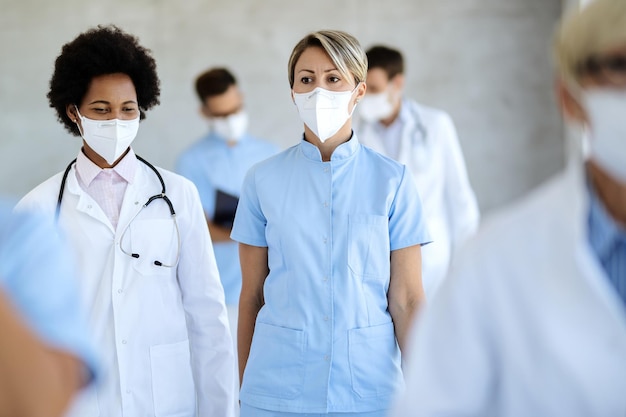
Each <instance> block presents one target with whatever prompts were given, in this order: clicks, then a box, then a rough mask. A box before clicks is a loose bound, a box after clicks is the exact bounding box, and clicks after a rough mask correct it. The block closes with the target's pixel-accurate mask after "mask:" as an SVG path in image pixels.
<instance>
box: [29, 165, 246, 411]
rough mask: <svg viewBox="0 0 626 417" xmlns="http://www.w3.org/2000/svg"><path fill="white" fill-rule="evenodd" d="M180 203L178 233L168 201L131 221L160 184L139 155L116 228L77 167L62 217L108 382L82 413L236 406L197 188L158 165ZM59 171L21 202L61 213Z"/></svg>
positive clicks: (83, 399)
mask: <svg viewBox="0 0 626 417" xmlns="http://www.w3.org/2000/svg"><path fill="white" fill-rule="evenodd" d="M159 171H160V173H161V175H162V176H163V179H164V181H165V184H166V187H167V190H166V192H167V195H168V196H169V198H170V200H171V201H172V203H173V205H174V209H175V210H176V214H177V220H178V226H179V229H180V238H181V242H182V243H181V248H180V262H179V263H178V267H177V268H166V267H159V266H156V265H154V263H153V262H154V260H160V261H161V262H163V263H173V262H174V260H175V258H176V244H177V239H176V234H175V230H174V225H173V222H172V220H171V217H170V212H169V209H168V207H167V205H166V203H165V202H164V201H163V200H161V199H159V200H155V201H154V202H153V203H151V204H150V205H149V206H148V207H147V208H146V209H144V210H143V211H142V213H141V214H140V215H139V216H138V217H137V218H136V219H135V220H133V221H132V223H131V225H130V230H129V231H128V233H127V235H126V237H125V238H124V242H123V244H124V249H126V250H127V251H131V250H132V252H136V253H138V254H140V257H139V258H137V259H135V258H132V257H130V256H128V255H126V254H124V253H123V252H122V251H121V250H120V247H119V244H120V243H119V240H120V235H121V233H122V231H123V229H124V226H125V225H126V224H127V223H128V222H129V220H130V219H131V218H132V217H133V215H134V214H135V213H136V212H137V211H138V210H139V209H140V207H141V206H142V205H143V204H144V203H145V202H146V201H147V200H148V198H149V197H150V196H152V195H154V194H157V193H160V192H161V184H160V183H159V181H158V178H157V177H156V175H155V174H154V172H153V171H152V170H150V169H149V168H148V167H147V166H146V165H145V164H143V163H141V162H140V163H139V164H138V169H137V172H136V175H135V180H134V181H133V183H131V184H129V185H128V188H127V190H126V194H125V196H124V201H123V204H122V209H121V213H120V218H119V225H118V228H117V231H114V230H113V228H112V226H111V223H110V221H109V220H108V219H107V217H106V215H105V214H104V212H103V211H102V210H101V209H100V206H99V205H98V204H97V203H96V202H95V201H94V200H93V199H92V198H91V197H90V196H89V195H88V194H87V193H85V192H84V191H83V190H82V189H81V187H80V185H79V184H78V181H77V178H76V170H75V168H72V170H71V171H70V173H69V176H68V178H67V185H66V188H65V193H64V196H63V203H62V207H61V215H60V217H59V224H60V226H61V229H62V231H63V232H64V233H65V234H66V235H67V237H68V239H69V241H70V242H71V244H72V245H73V246H74V248H75V250H76V251H77V253H78V255H79V256H78V258H79V277H80V284H81V291H82V299H83V301H85V303H86V304H87V306H88V309H89V310H88V311H89V312H90V324H91V329H92V331H93V334H92V337H93V340H94V342H95V344H96V346H98V347H99V348H100V352H101V356H102V369H103V370H105V375H104V378H103V382H102V383H101V384H99V385H98V386H97V387H96V388H95V389H93V390H91V391H87V392H84V393H83V394H82V395H81V396H80V398H79V399H78V400H77V401H76V403H75V404H74V406H73V410H72V412H71V413H70V414H71V415H72V416H76V417H95V416H102V417H121V416H124V417H143V416H177V417H179V416H180V417H182V416H185V417H186V416H198V417H224V416H227V417H230V416H233V415H235V410H236V402H237V399H236V398H235V392H234V390H233V386H235V383H234V372H233V369H234V354H233V347H232V342H231V337H230V332H229V328H228V319H227V315H226V307H225V304H224V292H223V289H222V286H221V283H220V280H219V275H218V271H217V267H216V263H215V258H214V255H213V250H212V245H211V239H210V237H209V233H208V229H207V227H206V221H205V219H204V212H203V210H202V207H201V205H200V199H199V197H198V193H197V190H196V188H195V187H194V186H193V185H192V183H191V182H190V181H188V180H187V179H185V178H183V177H181V176H179V175H176V174H173V173H171V172H168V171H165V170H159ZM61 176H62V175H61V174H57V175H55V176H53V177H52V178H50V179H49V180H47V181H45V182H44V183H42V184H40V185H39V186H38V187H36V188H35V189H34V190H33V191H31V192H30V193H29V194H27V195H26V197H24V198H23V199H22V201H21V202H20V203H19V205H18V209H20V208H37V209H41V210H44V211H46V212H48V213H50V214H51V215H53V213H54V209H55V205H56V200H57V195H58V192H59V186H60V183H61Z"/></svg>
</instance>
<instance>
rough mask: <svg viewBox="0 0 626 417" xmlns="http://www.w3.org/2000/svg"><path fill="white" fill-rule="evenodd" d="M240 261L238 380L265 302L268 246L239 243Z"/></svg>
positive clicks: (243, 368) (241, 375) (240, 377)
mask: <svg viewBox="0 0 626 417" xmlns="http://www.w3.org/2000/svg"><path fill="white" fill-rule="evenodd" d="M239 260H240V262H241V277H242V284H241V295H240V297H239V323H238V326H237V350H238V353H239V383H240V384H241V382H243V373H244V371H245V368H246V363H247V362H248V355H249V354H250V345H251V344H252V335H253V334H254V325H255V322H256V316H257V314H258V313H259V310H261V307H263V304H265V301H264V298H263V284H264V283H265V278H267V275H268V274H269V267H268V264H267V247H258V246H250V245H246V244H243V243H240V244H239Z"/></svg>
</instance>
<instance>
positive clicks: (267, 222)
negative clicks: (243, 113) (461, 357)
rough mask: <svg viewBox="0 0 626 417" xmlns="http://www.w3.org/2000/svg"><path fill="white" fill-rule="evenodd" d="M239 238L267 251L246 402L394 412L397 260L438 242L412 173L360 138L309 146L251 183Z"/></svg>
mask: <svg viewBox="0 0 626 417" xmlns="http://www.w3.org/2000/svg"><path fill="white" fill-rule="evenodd" d="M231 237H232V238H233V239H234V240H237V241H239V242H242V243H245V244H248V245H252V246H259V247H267V248H268V263H269V270H270V273H269V275H268V277H267V278H266V280H265V284H264V297H265V305H264V306H263V307H262V308H261V310H260V312H259V314H258V316H257V321H256V325H255V330H254V337H253V340H252V346H251V350H250V355H249V358H248V362H247V366H246V370H245V375H244V379H243V386H242V389H241V394H240V399H241V402H242V403H244V404H248V405H250V406H253V407H258V408H263V409H268V410H276V411H287V412H296V413H305V412H306V413H326V412H367V411H375V410H381V409H386V408H388V407H389V405H390V401H391V399H392V397H393V394H394V393H395V392H396V390H398V389H399V388H400V387H401V386H402V383H403V382H402V371H401V368H400V351H399V348H398V345H397V343H396V338H395V333H394V327H393V322H392V319H391V315H390V314H389V311H388V309H387V290H388V288H389V279H390V252H391V251H393V250H397V249H402V248H405V247H409V246H414V245H419V244H424V243H427V242H428V241H429V237H428V233H427V230H426V225H425V223H424V220H423V218H422V205H421V203H420V199H419V195H418V192H417V189H416V186H415V184H414V183H413V179H412V176H411V174H410V172H408V171H407V170H406V168H405V167H404V165H401V164H399V163H397V162H395V161H393V160H392V159H389V158H387V157H385V156H383V155H380V154H378V153H376V152H374V151H372V150H371V149H369V148H366V147H364V146H362V145H360V144H359V142H358V140H357V138H356V135H353V137H352V138H351V139H350V140H349V141H348V142H345V143H343V144H341V145H340V146H338V147H337V148H336V149H335V151H334V153H333V155H332V157H331V161H329V162H323V161H322V158H321V155H320V152H319V150H318V148H317V147H315V146H314V145H312V144H310V143H308V142H306V141H304V140H302V141H301V142H300V144H298V145H296V146H294V147H291V148H289V149H287V150H285V151H283V152H281V153H280V154H278V155H276V156H274V157H272V158H270V159H268V160H266V161H263V162H261V163H259V164H257V165H255V166H254V167H253V168H252V169H251V170H250V171H249V172H248V175H247V176H246V179H245V181H244V185H243V187H242V193H241V197H240V201H239V206H238V209H237V215H236V217H235V224H234V227H233V230H232V234H231Z"/></svg>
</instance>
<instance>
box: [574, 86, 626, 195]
mask: <svg viewBox="0 0 626 417" xmlns="http://www.w3.org/2000/svg"><path fill="white" fill-rule="evenodd" d="M583 103H584V105H585V110H586V111H587V116H588V117H589V123H590V125H591V126H590V128H591V138H590V140H589V152H590V157H591V159H593V160H595V161H596V162H597V163H598V164H599V165H600V166H601V167H603V168H604V169H606V170H607V172H608V173H610V174H611V175H612V176H613V177H615V179H617V180H618V181H620V182H621V183H624V184H626V91H624V90H607V89H593V90H589V91H586V92H584V93H583Z"/></svg>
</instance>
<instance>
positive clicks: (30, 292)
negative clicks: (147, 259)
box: [0, 200, 97, 417]
mask: <svg viewBox="0 0 626 417" xmlns="http://www.w3.org/2000/svg"><path fill="white" fill-rule="evenodd" d="M75 278H76V276H75V274H74V268H73V262H72V259H71V257H70V256H69V254H68V251H67V247H66V246H65V242H64V241H63V240H62V239H61V238H60V237H59V235H58V234H57V232H56V230H55V228H54V226H53V224H52V222H46V221H45V219H44V218H43V217H41V216H36V215H34V214H32V213H20V214H17V215H12V214H11V205H10V204H9V203H8V202H7V201H6V200H0V329H2V338H1V339H0V416H3V417H4V416H7V417H20V416H29V417H37V416H45V417H54V416H60V415H62V414H63V413H64V411H65V410H66V408H67V407H68V405H69V403H70V402H71V400H72V398H73V397H74V395H75V394H76V393H77V392H78V390H79V389H81V388H82V387H85V386H87V385H89V383H91V382H92V381H93V380H94V375H95V374H96V371H97V370H96V368H97V364H96V355H95V352H94V348H93V346H92V345H91V343H90V341H89V340H88V336H87V335H88V332H87V325H86V320H85V316H84V314H83V313H84V312H83V311H81V309H80V303H79V299H78V293H77V291H76V285H77V283H76V282H75Z"/></svg>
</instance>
